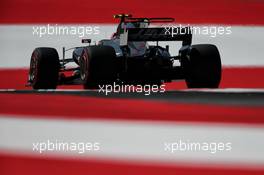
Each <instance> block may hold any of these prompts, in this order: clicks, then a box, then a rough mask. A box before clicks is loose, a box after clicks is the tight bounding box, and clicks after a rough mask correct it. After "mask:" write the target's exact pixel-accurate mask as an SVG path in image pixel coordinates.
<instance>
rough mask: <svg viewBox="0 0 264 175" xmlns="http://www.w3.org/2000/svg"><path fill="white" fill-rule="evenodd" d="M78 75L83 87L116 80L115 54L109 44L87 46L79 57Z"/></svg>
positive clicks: (90, 87) (91, 86)
mask: <svg viewBox="0 0 264 175" xmlns="http://www.w3.org/2000/svg"><path fill="white" fill-rule="evenodd" d="M79 63H80V75H81V79H82V81H83V86H84V89H97V88H98V85H102V84H112V83H113V82H114V81H115V80H116V76H117V72H116V54H115V50H114V48H112V47H111V46H102V45H97V46H88V47H86V48H84V50H83V52H82V54H81V57H80V62H79Z"/></svg>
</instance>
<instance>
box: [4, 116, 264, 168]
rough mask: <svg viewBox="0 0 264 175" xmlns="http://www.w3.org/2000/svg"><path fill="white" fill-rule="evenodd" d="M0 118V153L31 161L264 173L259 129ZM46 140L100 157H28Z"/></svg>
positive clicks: (263, 143) (263, 132) (70, 154)
mask: <svg viewBox="0 0 264 175" xmlns="http://www.w3.org/2000/svg"><path fill="white" fill-rule="evenodd" d="M15 117H16V116H6V115H1V116H0V138H1V140H0V151H9V152H13V153H19V152H25V153H29V154H31V155H35V156H44V155H46V156H47V155H51V156H66V157H79V158H94V157H95V158H103V159H121V160H138V161H140V160H148V161H158V162H169V163H171V164H175V163H179V162H184V163H187V164H198V165H203V164H206V165H212V166H214V165H226V166H239V167H242V168H248V167H254V168H255V167H258V168H261V167H262V168H263V167H264V149H263V146H264V140H263V138H264V128H263V127H261V126H250V125H249V126H245V125H238V124H197V123H181V122H178V123H175V122H174V123H173V124H172V123H169V122H142V121H141V122H138V121H111V120H87V121H78V120H71V121H67V120H52V119H33V118H32V119H21V118H15ZM47 140H51V141H52V140H53V141H55V140H60V141H63V142H99V143H100V145H101V146H100V151H93V152H86V153H84V154H78V153H76V152H48V153H45V154H44V155H43V154H40V153H38V152H36V151H32V149H33V146H32V144H33V143H35V142H43V141H47ZM179 140H181V141H183V142H189V143H190V142H199V143H202V142H208V143H211V142H224V143H226V142H231V144H232V150H231V151H219V152H217V153H215V154H212V153H210V152H208V151H179V150H178V151H176V152H175V153H169V152H165V151H164V149H165V146H164V143H165V142H178V141H179Z"/></svg>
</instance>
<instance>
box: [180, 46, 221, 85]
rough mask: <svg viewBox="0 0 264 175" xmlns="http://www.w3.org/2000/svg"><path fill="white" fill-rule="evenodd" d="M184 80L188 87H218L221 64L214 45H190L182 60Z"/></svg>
mask: <svg viewBox="0 0 264 175" xmlns="http://www.w3.org/2000/svg"><path fill="white" fill-rule="evenodd" d="M181 63H182V67H183V71H184V75H185V81H186V84H187V87H188V88H218V87H219V84H220V81H221V74H222V65H221V58H220V54H219V51H218V49H217V47H216V46H215V45H210V44H199V45H193V46H191V50H190V53H189V54H188V55H187V56H186V58H185V59H183V60H182V62H181Z"/></svg>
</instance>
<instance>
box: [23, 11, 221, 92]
mask: <svg viewBox="0 0 264 175" xmlns="http://www.w3.org/2000/svg"><path fill="white" fill-rule="evenodd" d="M114 18H118V19H119V20H120V22H119V25H118V27H117V31H116V33H115V34H114V35H113V37H112V38H111V39H103V40H101V41H99V42H98V44H97V45H91V44H90V43H91V40H90V39H83V40H82V42H83V43H87V44H86V46H83V47H75V48H70V49H67V50H66V49H65V48H64V47H63V56H62V59H59V56H58V52H57V51H56V49H54V48H49V47H40V48H36V49H35V50H34V51H33V53H32V56H31V63H30V70H29V80H28V85H30V86H32V87H33V89H55V88H56V87H57V85H73V84H83V85H84V88H86V89H90V88H91V89H94V88H97V87H98V86H99V85H102V84H103V85H105V84H113V83H114V82H115V83H122V84H141V85H146V84H149V85H161V84H162V83H164V82H171V81H172V80H179V79H183V80H185V81H186V83H187V86H188V88H218V86H219V83H220V80H221V59H220V54H219V51H218V49H217V47H216V46H214V45H211V44H199V45H192V33H190V32H188V33H187V32H186V31H190V30H189V29H190V28H177V27H159V28H156V27H152V28H151V27H149V24H150V23H155V22H156V23H165V22H170V23H171V22H173V21H174V19H173V18H133V17H132V16H131V15H126V14H120V15H114ZM179 31H185V32H179ZM150 41H152V43H153V42H156V43H155V44H153V45H149V44H148V43H149V42H150ZM159 41H181V42H182V47H181V48H180V50H179V54H178V55H177V56H172V55H171V54H170V52H169V46H168V45H167V46H166V47H161V46H159ZM68 50H73V52H72V58H65V52H66V51H68ZM175 61H178V62H179V63H180V64H179V65H178V66H175V65H174V62H175ZM71 62H75V63H76V67H71V68H66V65H67V64H68V63H71ZM65 72H72V73H71V74H70V75H69V74H68V73H65ZM66 75H67V76H66Z"/></svg>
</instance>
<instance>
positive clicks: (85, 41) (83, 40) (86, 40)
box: [82, 39, 92, 45]
mask: <svg viewBox="0 0 264 175" xmlns="http://www.w3.org/2000/svg"><path fill="white" fill-rule="evenodd" d="M91 42H92V40H91V39H82V43H88V44H89V45H90V43H91Z"/></svg>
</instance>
